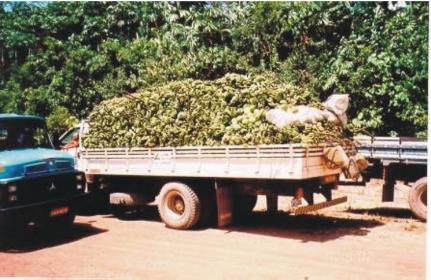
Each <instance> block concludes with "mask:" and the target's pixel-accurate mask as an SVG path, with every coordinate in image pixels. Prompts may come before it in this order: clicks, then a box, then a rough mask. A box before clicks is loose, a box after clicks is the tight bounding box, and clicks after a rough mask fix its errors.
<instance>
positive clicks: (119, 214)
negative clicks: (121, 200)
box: [111, 204, 127, 219]
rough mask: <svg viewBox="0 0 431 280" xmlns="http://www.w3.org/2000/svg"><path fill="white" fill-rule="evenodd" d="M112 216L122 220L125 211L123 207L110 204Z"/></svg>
mask: <svg viewBox="0 0 431 280" xmlns="http://www.w3.org/2000/svg"><path fill="white" fill-rule="evenodd" d="M111 212H112V215H113V216H114V217H116V218H119V219H120V218H123V217H124V216H125V215H126V212H127V209H126V207H125V206H124V205H114V204H111Z"/></svg>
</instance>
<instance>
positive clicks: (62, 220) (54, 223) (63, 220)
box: [49, 213, 76, 229]
mask: <svg viewBox="0 0 431 280" xmlns="http://www.w3.org/2000/svg"><path fill="white" fill-rule="evenodd" d="M75 217H76V215H75V213H68V214H66V215H63V216H59V217H55V218H52V220H50V221H49V226H51V227H54V228H57V229H67V228H69V227H71V226H72V225H73V222H74V221H75Z"/></svg>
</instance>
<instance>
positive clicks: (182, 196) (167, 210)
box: [158, 182, 201, 229]
mask: <svg viewBox="0 0 431 280" xmlns="http://www.w3.org/2000/svg"><path fill="white" fill-rule="evenodd" d="M159 196H160V201H159V204H158V210H159V214H160V217H161V219H162V221H163V222H164V223H165V224H166V226H168V227H170V228H174V229H189V228H191V227H193V226H194V225H195V224H196V223H197V222H198V220H199V217H200V214H201V205H200V201H199V198H198V196H197V194H196V192H195V191H194V190H193V189H192V188H191V187H189V186H187V185H185V184H182V183H179V182H171V183H167V184H165V185H164V186H163V187H162V189H161V191H160V194H159Z"/></svg>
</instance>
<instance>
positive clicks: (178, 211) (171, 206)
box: [165, 191, 186, 220]
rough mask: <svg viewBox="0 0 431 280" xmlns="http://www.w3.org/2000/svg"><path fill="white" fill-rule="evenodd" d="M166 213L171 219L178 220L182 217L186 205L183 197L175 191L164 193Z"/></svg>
mask: <svg viewBox="0 0 431 280" xmlns="http://www.w3.org/2000/svg"><path fill="white" fill-rule="evenodd" d="M165 209H166V214H167V215H168V216H169V218H170V219H172V220H180V219H181V218H183V217H184V212H185V209H186V205H185V203H184V198H183V197H182V195H181V194H180V193H179V192H177V191H171V192H169V193H167V194H166V199H165Z"/></svg>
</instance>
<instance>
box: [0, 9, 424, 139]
mask: <svg viewBox="0 0 431 280" xmlns="http://www.w3.org/2000/svg"><path fill="white" fill-rule="evenodd" d="M6 7H7V8H6ZM427 57H428V5H427V3H425V2H422V3H421V2H411V3H409V4H408V6H407V7H405V8H402V9H397V10H395V11H393V10H389V9H388V3H385V2H307V3H305V2H253V3H247V2H240V3H234V2H47V3H42V4H40V3H37V2H10V3H2V4H1V5H0V112H16V113H33V114H38V115H42V116H49V115H50V114H51V113H52V112H53V111H54V110H55V109H56V108H57V107H58V106H63V107H65V108H68V110H69V111H70V113H71V114H72V115H73V116H75V117H77V118H83V117H87V116H88V115H89V113H90V112H91V111H92V109H93V108H94V106H96V105H97V104H99V103H100V102H101V101H103V100H106V99H111V98H113V97H119V96H123V95H126V94H128V93H130V92H135V91H137V90H139V89H140V88H144V89H145V88H149V87H152V86H154V85H158V84H166V83H168V82H171V81H175V80H183V79H188V78H192V79H200V80H214V79H218V78H220V77H223V76H224V75H225V74H226V73H239V74H246V73H261V72H267V71H271V72H274V73H275V74H276V75H278V78H279V79H280V80H283V81H285V82H288V83H291V84H295V85H297V86H300V87H302V88H304V89H306V90H308V91H309V92H310V93H311V94H312V95H315V96H316V97H320V98H321V99H323V98H326V97H327V96H329V95H330V94H332V93H347V94H350V95H351V100H352V103H351V107H350V110H349V112H348V113H349V118H350V119H351V120H352V121H353V123H352V127H353V128H354V129H357V128H363V129H366V130H368V131H369V132H370V133H374V134H381V135H382V134H391V135H392V134H399V135H424V134H426V127H427V110H428V108H427V83H428V69H427V65H428V61H427Z"/></svg>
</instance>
